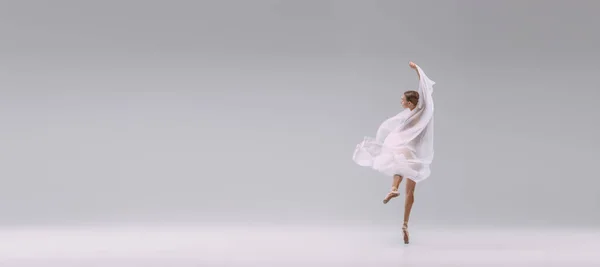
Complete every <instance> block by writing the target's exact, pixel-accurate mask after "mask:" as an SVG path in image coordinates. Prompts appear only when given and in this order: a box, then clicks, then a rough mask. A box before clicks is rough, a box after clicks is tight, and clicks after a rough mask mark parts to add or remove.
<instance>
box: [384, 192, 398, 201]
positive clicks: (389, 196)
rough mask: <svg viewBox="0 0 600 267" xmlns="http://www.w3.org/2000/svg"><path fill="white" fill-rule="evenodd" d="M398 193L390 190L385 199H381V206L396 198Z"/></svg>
mask: <svg viewBox="0 0 600 267" xmlns="http://www.w3.org/2000/svg"><path fill="white" fill-rule="evenodd" d="M399 195H400V193H398V190H392V191H390V192H389V193H388V194H387V196H385V198H384V199H383V204H387V203H388V202H389V201H390V200H391V199H392V198H395V197H397V196H399Z"/></svg>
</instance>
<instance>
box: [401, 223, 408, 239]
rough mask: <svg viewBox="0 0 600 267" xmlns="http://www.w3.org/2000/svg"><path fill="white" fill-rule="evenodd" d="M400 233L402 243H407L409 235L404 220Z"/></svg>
mask: <svg viewBox="0 0 600 267" xmlns="http://www.w3.org/2000/svg"><path fill="white" fill-rule="evenodd" d="M402 235H403V236H404V244H408V241H409V236H408V225H407V223H406V222H404V225H403V226H402Z"/></svg>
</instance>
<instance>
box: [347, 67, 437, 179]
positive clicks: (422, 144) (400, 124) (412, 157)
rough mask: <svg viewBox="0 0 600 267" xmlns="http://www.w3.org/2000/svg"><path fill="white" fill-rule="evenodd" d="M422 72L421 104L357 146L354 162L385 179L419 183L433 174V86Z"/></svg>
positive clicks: (420, 83) (406, 111) (394, 118)
mask: <svg viewBox="0 0 600 267" xmlns="http://www.w3.org/2000/svg"><path fill="white" fill-rule="evenodd" d="M417 71H418V72H419V76H420V79H419V89H418V92H419V102H418V104H417V107H416V108H414V109H413V110H410V109H405V110H403V111H402V112H400V113H398V114H397V115H396V116H393V117H391V118H389V119H387V120H386V121H384V122H383V123H382V124H381V126H379V129H378V130H377V135H376V136H375V137H374V138H373V137H365V139H364V140H363V141H362V142H361V143H359V144H358V145H357V146H356V149H355V150H354V155H353V160H354V162H356V163H357V164H358V165H360V166H364V167H371V168H373V169H375V170H377V171H379V172H381V173H383V174H385V175H388V176H393V175H396V174H398V175H401V176H402V177H405V178H408V179H411V180H413V181H415V182H417V183H418V182H420V181H423V180H425V179H427V178H428V177H429V175H430V173H431V170H430V165H431V162H432V160H433V111H434V109H433V98H432V93H433V85H434V84H435V82H434V81H432V80H430V79H429V78H428V77H427V76H426V75H425V73H424V72H423V70H422V69H421V68H420V67H419V66H417Z"/></svg>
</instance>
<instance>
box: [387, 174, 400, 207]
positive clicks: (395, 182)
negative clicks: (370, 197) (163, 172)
mask: <svg viewBox="0 0 600 267" xmlns="http://www.w3.org/2000/svg"><path fill="white" fill-rule="evenodd" d="M400 182H402V176H400V175H398V174H396V175H394V179H393V180H392V190H391V191H390V192H389V193H388V194H387V196H385V198H384V199H383V204H387V203H388V202H389V201H390V199H392V198H395V197H397V196H399V195H400V194H399V193H398V187H400Z"/></svg>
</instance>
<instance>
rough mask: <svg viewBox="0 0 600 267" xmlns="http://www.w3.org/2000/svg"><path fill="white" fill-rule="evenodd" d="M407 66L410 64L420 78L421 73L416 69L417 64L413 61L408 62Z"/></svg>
mask: <svg viewBox="0 0 600 267" xmlns="http://www.w3.org/2000/svg"><path fill="white" fill-rule="evenodd" d="M408 66H410V67H411V68H412V69H414V70H415V71H416V72H417V76H418V77H419V80H420V79H421V74H420V73H419V70H418V69H417V64H415V63H414V62H412V61H411V62H410V63H408Z"/></svg>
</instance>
